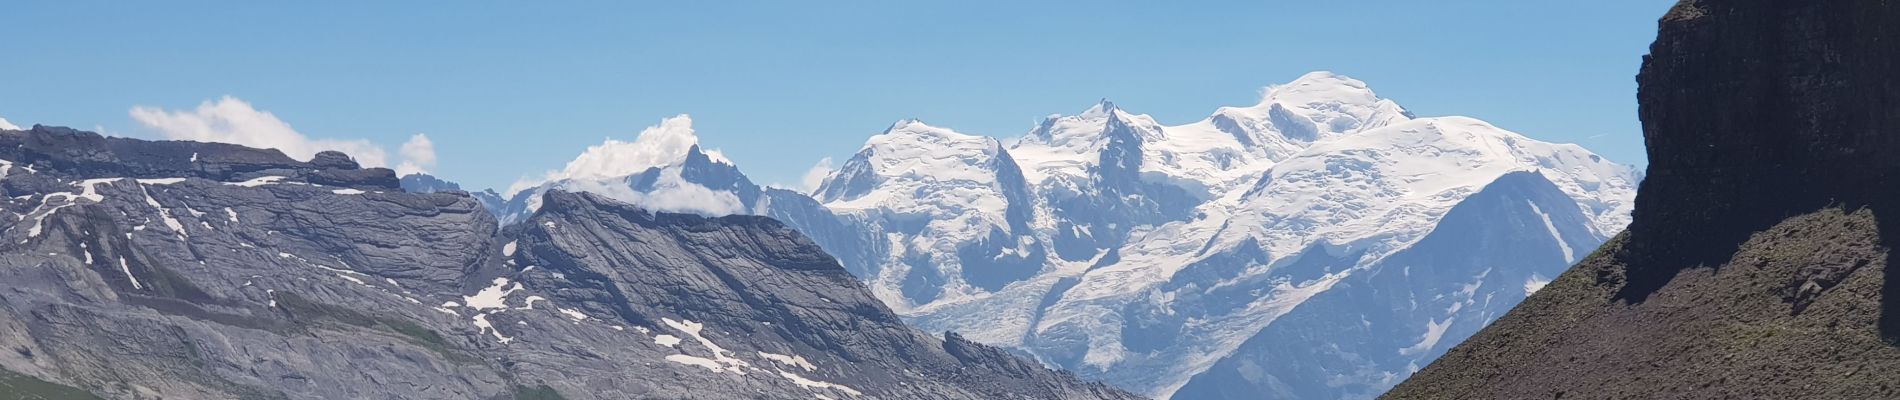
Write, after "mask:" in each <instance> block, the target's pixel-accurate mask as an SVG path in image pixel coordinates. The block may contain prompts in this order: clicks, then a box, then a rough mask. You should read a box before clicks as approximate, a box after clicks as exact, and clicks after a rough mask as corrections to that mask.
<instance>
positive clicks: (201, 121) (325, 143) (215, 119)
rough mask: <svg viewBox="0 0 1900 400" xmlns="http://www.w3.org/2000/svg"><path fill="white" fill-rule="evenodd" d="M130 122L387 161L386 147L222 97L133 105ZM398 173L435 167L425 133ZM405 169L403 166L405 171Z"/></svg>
mask: <svg viewBox="0 0 1900 400" xmlns="http://www.w3.org/2000/svg"><path fill="white" fill-rule="evenodd" d="M130 114H131V116H132V120H133V121H137V122H138V123H139V125H143V126H145V128H146V129H150V130H152V131H154V132H157V133H158V134H159V135H162V136H164V137H165V138H166V139H172V140H192V141H199V142H220V143H231V144H238V145H244V146H250V147H257V148H268V149H277V150H278V151H282V152H284V155H287V156H290V157H291V158H295V159H299V160H309V159H310V158H311V157H313V156H316V154H317V153H318V152H322V151H325V150H335V151H341V152H343V153H346V154H349V155H350V157H352V158H355V159H356V162H357V163H359V164H362V165H363V166H365V167H388V166H390V161H391V160H390V157H389V152H388V151H387V150H384V149H383V147H382V146H378V145H377V144H376V143H374V142H370V141H368V140H364V139H333V138H312V137H309V136H306V135H304V134H303V133H300V132H297V130H296V129H294V128H291V126H290V123H287V122H284V121H283V120H281V119H278V118H277V116H276V115H274V114H271V113H270V112H269V111H263V110H258V109H257V108H256V107H252V106H251V103H248V102H245V101H244V100H242V99H238V98H236V97H231V96H224V97H221V98H218V99H217V100H206V101H204V102H203V103H199V104H198V108H195V109H191V110H177V111H168V110H164V109H160V108H157V107H148V106H135V107H132V110H131V112H130ZM401 157H402V158H403V161H402V164H401V165H398V166H397V170H398V172H399V173H403V172H408V173H416V172H424V171H426V170H427V169H428V168H431V167H433V166H435V160H436V158H435V145H434V143H433V142H431V141H430V140H429V138H428V137H427V136H423V135H420V134H418V135H416V136H414V137H411V138H410V139H409V142H408V143H404V144H403V147H402V150H401ZM405 169H406V171H405Z"/></svg>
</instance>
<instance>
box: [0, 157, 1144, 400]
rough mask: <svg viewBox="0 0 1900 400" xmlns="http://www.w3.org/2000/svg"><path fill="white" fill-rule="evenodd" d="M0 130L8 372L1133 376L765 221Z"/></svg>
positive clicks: (777, 386) (843, 390) (284, 388)
mask: <svg viewBox="0 0 1900 400" xmlns="http://www.w3.org/2000/svg"><path fill="white" fill-rule="evenodd" d="M74 143H91V144H99V145H98V146H84V147H78V146H72V145H71V144H74ZM0 144H11V145H10V146H5V149H4V150H0V160H5V162H4V163H0V165H4V166H0V169H3V170H5V171H6V175H5V176H4V177H0V192H4V194H5V195H7V200H6V201H5V202H4V204H0V206H3V207H0V210H4V212H7V213H11V214H15V215H17V216H18V218H0V238H4V239H5V241H4V242H0V276H4V277H5V278H6V280H7V281H8V282H10V283H12V285H10V289H9V290H7V291H5V292H4V293H0V333H3V334H0V346H4V347H6V348H9V349H12V350H13V351H6V352H0V371H3V372H0V378H4V379H6V380H7V382H9V384H11V383H12V382H26V383H27V384H33V385H37V384H36V383H34V382H43V383H47V384H54V385H62V386H64V387H66V388H71V389H76V390H83V391H85V392H90V393H92V394H95V395H99V396H101V397H105V398H151V397H181V398H234V397H243V398H298V399H302V398H361V397H371V398H380V397H403V398H445V399H446V398H453V399H469V398H518V397H522V396H543V397H553V398H573V399H592V398H654V397H658V398H785V399H793V398H797V399H809V398H814V397H818V398H837V399H843V398H960V399H978V398H1065V399H1097V398H1100V399H1131V398H1134V397H1133V396H1132V395H1128V394H1126V393H1124V392H1121V391H1118V390H1115V389H1112V388H1109V387H1107V386H1104V385H1101V384H1092V383H1085V382H1082V381H1080V380H1078V379H1076V378H1074V377H1073V376H1072V375H1069V374H1064V373H1060V372H1056V371H1051V370H1047V369H1044V368H1042V367H1041V366H1039V365H1036V364H1034V363H1032V362H1029V361H1025V360H1021V359H1018V358H1016V357H1014V356H1012V355H1009V354H1008V353H1005V352H1003V351H1002V350H998V349H993V348H989V347H986V346H982V345H978V344H974V343H971V342H968V341H965V340H962V339H961V338H960V337H957V336H955V335H946V336H944V337H941V338H940V337H937V336H932V335H929V334H926V333H924V332H922V331H918V330H915V329H912V328H909V327H908V326H906V325H904V324H903V323H902V321H901V320H900V319H899V318H898V316H896V315H895V314H893V313H891V312H890V311H889V309H888V308H886V307H884V306H883V305H882V303H880V302H878V301H876V300H874V299H873V298H872V297H871V295H870V294H869V293H868V292H867V291H866V290H865V289H864V287H863V286H862V284H861V283H859V282H858V281H857V279H855V278H854V277H853V276H852V275H851V274H850V273H849V272H848V271H846V270H845V269H844V268H843V266H842V265H840V264H839V263H838V262H837V261H836V259H834V258H832V257H831V256H830V255H828V254H826V253H825V252H824V251H822V249H820V248H819V247H818V246H817V245H816V244H815V243H813V242H812V241H811V240H810V239H807V238H805V237H804V236H803V235H801V234H799V233H798V232H796V231H794V230H792V229H790V228H788V227H786V226H785V225H783V224H780V223H778V222H777V221H775V220H773V219H769V218H763V217H755V216H731V217H725V218H706V217H702V216H698V215H691V214H674V213H655V212H651V211H648V210H646V209H643V208H639V207H636V206H633V205H629V204H626V203H622V202H618V201H614V200H611V199H610V198H608V197H606V196H600V195H594V194H584V193H581V194H577V193H570V192H566V191H560V190H550V191H547V192H545V196H544V200H545V201H544V202H543V203H542V204H541V205H540V206H539V207H538V208H539V211H538V212H536V213H534V214H532V215H530V216H528V217H527V219H525V220H523V222H524V223H522V224H516V225H512V226H509V227H507V228H502V227H501V226H500V224H499V223H498V222H497V220H496V219H495V218H494V217H493V216H492V215H491V214H490V213H489V212H488V211H485V209H484V208H483V205H482V204H481V203H480V201H479V200H477V199H476V198H475V197H473V195H471V194H468V193H467V192H461V191H444V192H436V193H411V192H406V191H403V190H402V189H400V188H398V185H399V184H401V183H403V182H404V181H399V180H397V179H396V177H395V174H394V173H393V171H390V170H387V169H362V168H359V167H358V166H357V165H355V163H353V162H349V158H348V157H347V156H343V155H341V154H340V153H336V154H329V155H319V156H318V157H317V159H316V160H313V161H312V162H299V161H295V160H291V159H289V158H287V157H284V156H283V155H282V154H281V153H279V152H276V151H270V150H257V149H249V148H243V147H238V146H230V145H218V144H201V143H191V142H146V141H141V140H135V139H121V138H105V137H102V136H99V135H97V134H93V133H89V132H79V131H74V130H70V129H65V128H53V127H44V126H36V127H34V128H32V129H29V130H23V131H0ZM422 181H425V180H422V179H412V180H407V182H411V183H414V182H422ZM630 371H635V372H637V373H629V372H630ZM15 375H19V376H28V377H32V379H34V380H21V379H16V378H15ZM419 388H427V390H420V389H419Z"/></svg>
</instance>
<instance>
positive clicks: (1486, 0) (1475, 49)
mask: <svg viewBox="0 0 1900 400" xmlns="http://www.w3.org/2000/svg"><path fill="white" fill-rule="evenodd" d="M686 3H688V4H649V3H636V2H598V3H580V2H570V3H561V4H560V5H557V6H543V5H541V3H531V2H457V3H452V5H450V4H451V3H436V2H353V3H345V2H335V3H324V4H314V3H311V4H306V3H288V2H228V3H214V2H185V3H183V4H158V3H157V2H106V1H72V2H27V3H25V4H20V3H15V4H9V5H6V6H0V14H5V15H6V16H7V18H6V19H7V23H4V24H0V37H4V38H7V39H5V40H0V54H4V55H6V61H4V62H0V90H4V91H5V92H6V95H4V96H0V117H3V118H6V119H8V120H10V121H12V122H13V123H14V124H19V125H31V124H34V123H44V124H49V125H67V126H73V127H78V128H85V129H94V128H99V129H103V130H105V131H106V133H108V134H112V135H118V136H132V137H148V138H156V137H159V134H158V133H157V132H154V131H152V130H150V129H147V128H145V127H144V126H143V125H141V124H140V123H138V122H135V120H134V118H132V117H131V116H130V115H129V110H131V109H132V108H133V107H134V106H147V107H154V108H158V109H165V110H189V109H192V108H194V107H197V106H198V105H199V104H200V103H201V102H204V101H207V100H216V99H219V98H221V97H223V96H232V97H235V98H238V99H242V100H244V101H245V102H248V103H249V104H250V105H252V106H254V107H255V108H256V109H258V110H263V111H268V112H271V113H272V114H273V115H275V116H276V117H277V118H279V119H281V120H282V121H284V122H287V123H289V124H290V126H292V127H294V129H295V130H296V131H297V132H300V133H302V134H304V135H307V136H312V137H323V138H337V139H351V138H361V139H367V140H369V141H370V142H373V143H374V144H376V145H380V146H381V147H384V148H387V149H388V150H389V152H390V153H391V154H394V153H396V152H397V148H398V147H399V146H401V145H402V144H403V143H404V141H405V140H407V139H409V138H410V137H411V136H412V135H414V134H417V133H426V134H427V135H428V136H429V137H430V138H432V139H433V142H434V147H435V151H436V154H437V155H438V159H439V163H438V164H437V165H436V166H435V167H434V168H432V169H431V170H432V171H433V172H434V173H435V174H437V175H440V176H443V177H445V178H448V179H451V180H455V181H460V182H463V183H464V184H465V185H466V186H471V187H475V188H483V187H498V188H499V187H506V186H507V185H508V184H510V183H511V182H514V181H515V180H517V179H519V178H522V177H526V176H536V175H539V174H540V173H541V172H543V171H547V170H550V169H558V168H560V167H561V166H562V165H563V164H564V163H566V162H567V161H568V160H571V159H573V158H574V156H575V155H577V154H579V153H580V152H581V151H582V150H583V149H584V148H586V147H587V146H589V145H595V144H599V143H600V142H601V140H602V139H603V138H605V137H615V138H618V139H622V140H631V139H632V138H633V137H634V136H635V135H636V134H637V133H638V132H640V130H641V129H642V128H644V127H647V126H650V125H654V124H657V123H658V122H659V121H660V120H661V119H662V118H664V117H668V116H672V115H675V114H682V113H684V114H691V115H692V116H693V120H694V126H695V128H696V129H697V131H698V134H699V136H700V140H701V142H702V143H703V144H704V145H705V146H706V147H710V148H717V149H720V150H722V151H723V152H724V153H725V154H726V155H727V156H728V157H730V158H731V159H733V160H734V161H735V162H737V163H738V164H739V165H740V167H741V168H742V169H743V170H745V171H746V173H747V174H748V175H751V176H752V177H753V178H754V180H757V181H760V182H762V183H774V182H776V183H784V184H796V183H797V182H798V181H799V176H800V175H802V174H803V173H804V172H805V171H806V170H807V169H808V168H810V167H811V166H812V165H813V163H815V162H816V161H817V160H818V159H820V158H823V157H833V158H836V159H840V160H842V159H843V158H845V157H848V156H849V155H850V154H851V153H854V152H855V151H856V150H857V149H858V147H859V146H860V145H862V144H863V141H864V139H865V138H866V137H868V136H870V135H872V134H876V133H878V132H879V131H881V130H882V129H884V128H885V127H887V126H889V125H890V124H891V123H892V122H893V121H896V120H898V119H902V118H920V119H922V120H924V121H926V122H927V123H930V124H932V125H938V126H946V127H950V128H953V129H956V130H958V131H961V132H965V133H971V134H983V135H991V136H999V137H1014V136H1019V135H1021V134H1023V133H1024V132H1026V131H1028V130H1029V128H1030V127H1031V125H1032V124H1033V123H1034V122H1035V121H1036V120H1037V119H1038V118H1040V117H1041V116H1044V115H1048V114H1052V113H1076V112H1080V111H1082V110H1083V109H1085V108H1087V107H1088V106H1090V105H1091V104H1093V103H1094V102H1095V101H1096V100H1098V99H1101V98H1109V99H1112V100H1114V101H1115V102H1116V104H1117V105H1120V106H1122V107H1123V108H1124V109H1127V110H1129V111H1133V112H1138V113H1147V114H1152V115H1154V116H1155V117H1156V118H1157V119H1159V120H1160V121H1161V122H1163V123H1167V124H1179V123H1187V122H1192V121H1195V120H1198V119H1201V118H1203V117H1205V116H1207V115H1208V114H1209V113H1211V112H1213V110H1214V109H1215V108H1216V107H1220V106H1224V105H1250V104H1253V103H1255V102H1256V100H1257V97H1258V96H1259V91H1260V88H1261V87H1264V86H1266V85H1270V84H1275V83H1281V82H1285V81H1288V80H1292V79H1293V78H1296V77H1298V76H1299V75H1301V74H1302V73H1305V72H1308V71H1312V70H1331V71H1335V72H1339V73H1343V74H1346V75H1350V76H1353V77H1355V78H1359V79H1361V80H1364V81H1366V82H1367V83H1368V84H1369V85H1371V87H1372V88H1373V89H1374V90H1375V91H1378V92H1379V93H1380V94H1381V95H1382V96H1384V97H1386V98H1390V99H1393V100H1395V101H1397V102H1399V104H1401V105H1404V106H1406V107H1407V108H1409V109H1411V110H1412V111H1414V112H1415V113H1417V114H1419V115H1424V116H1439V115H1467V116H1473V117H1477V118H1481V119H1484V120H1487V121H1490V122H1492V123H1494V124H1496V125H1498V126H1501V127H1504V128H1506V129H1511V130H1514V131H1517V132H1520V133H1523V134H1526V135H1528V136H1531V137H1534V138H1539V139H1543V140H1547V141H1555V142H1572V143H1578V144H1581V145H1584V146H1585V147H1588V148H1590V149H1592V150H1595V151H1597V152H1598V153H1600V154H1603V155H1604V156H1606V157H1609V158H1610V159H1612V160H1616V161H1619V162H1623V163H1629V164H1638V165H1640V164H1642V163H1643V162H1644V160H1643V149H1642V134H1641V131H1640V123H1639V122H1638V121H1637V119H1636V103H1635V89H1636V85H1635V80H1634V75H1635V74H1636V71H1637V69H1638V67H1639V65H1640V63H1641V56H1642V55H1643V54H1645V53H1647V50H1648V46H1649V42H1650V41H1651V40H1652V39H1654V37H1655V23H1656V19H1657V17H1659V16H1661V15H1662V13H1663V11H1664V10H1666V9H1667V8H1668V6H1669V5H1670V4H1672V3H1673V1H1668V0H1615V1H1597V2H1525V1H1493V0H1483V1H1478V0H1472V1H1443V2H1414V1H1403V2H1402V1H1303V2H1288V1H1245V2H1241V1H1226V2H1185V1H1183V2H1122V1H1090V2H1055V1H1031V2H1019V1H956V2H950V1H929V2H922V1H920V2H870V1H825V2H744V1H733V2H686Z"/></svg>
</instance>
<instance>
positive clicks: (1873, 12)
mask: <svg viewBox="0 0 1900 400" xmlns="http://www.w3.org/2000/svg"><path fill="white" fill-rule="evenodd" d="M1660 27H1661V29H1660V33H1659V34H1658V36H1657V39H1656V42H1655V44H1654V45H1653V46H1652V48H1651V55H1650V56H1649V57H1646V58H1645V59H1644V64H1643V70H1642V73H1641V74H1640V75H1639V76H1638V81H1639V83H1640V84H1641V89H1640V91H1639V93H1638V99H1639V101H1640V103H1641V117H1642V120H1643V125H1644V136H1645V138H1646V139H1647V141H1648V146H1649V158H1650V162H1651V164H1650V166H1649V173H1648V175H1647V179H1646V180H1645V181H1644V182H1643V184H1642V187H1641V190H1640V192H1639V194H1638V196H1637V199H1636V209H1635V214H1634V222H1633V223H1632V224H1631V225H1630V229H1629V230H1628V231H1627V232H1626V233H1625V234H1624V235H1623V236H1620V237H1619V238H1617V239H1615V240H1612V241H1611V242H1610V243H1609V244H1607V245H1605V246H1604V247H1603V248H1601V249H1599V250H1598V251H1596V252H1595V253H1594V254H1592V255H1591V256H1590V257H1588V258H1586V259H1585V260H1584V261H1583V262H1582V263H1580V264H1579V265H1577V266H1576V267H1574V268H1572V269H1571V270H1570V271H1569V272H1566V273H1565V274H1563V275H1562V276H1560V277H1559V278H1558V279H1556V280H1555V281H1554V282H1552V283H1551V284H1550V285H1548V286H1546V287H1545V288H1544V289H1543V290H1541V291H1539V292H1537V293H1536V294H1535V295H1534V296H1532V297H1530V298H1529V299H1527V300H1526V301H1525V302H1524V303H1523V304H1521V305H1519V306H1518V307H1517V308H1516V309H1514V310H1512V311H1511V312H1510V313H1509V314H1508V315H1506V316H1505V317H1503V318H1501V319H1500V320H1499V321H1498V322H1497V323H1495V324H1493V325H1491V326H1490V327H1488V328H1486V329H1484V330H1483V331H1481V332H1480V333H1479V334H1478V335H1476V336H1473V337H1472V338H1471V339H1469V340H1467V341H1466V342H1464V343H1463V344H1461V345H1459V346H1458V347H1456V348H1454V349H1452V351H1451V352H1449V353H1447V354H1446V355H1445V356H1444V357H1443V358H1440V359H1439V360H1438V361H1437V362H1435V363H1433V364H1432V365H1431V366H1429V367H1427V368H1425V369H1424V370H1422V371H1420V372H1419V373H1418V374H1416V375H1414V376H1413V377H1412V378H1411V379H1410V380H1407V381H1406V382H1404V383H1402V384H1401V385H1399V386H1398V387H1397V388H1395V389H1394V390H1393V391H1391V392H1389V393H1387V395H1386V397H1387V398H1397V399H1412V398H1474V397H1476V398H1569V397H1582V398H1891V397H1894V396H1896V395H1900V384H1895V383H1893V382H1896V381H1900V373H1896V372H1895V371H1900V369H1897V368H1896V367H1900V347H1896V346H1895V345H1894V342H1895V340H1894V338H1895V336H1896V335H1900V329H1896V326H1900V319H1897V318H1896V315H1900V306H1897V305H1896V301H1900V291H1896V289H1900V285H1897V284H1896V283H1900V282H1896V278H1895V274H1893V273H1892V272H1890V270H1888V269H1887V267H1888V266H1889V265H1890V264H1892V261H1893V260H1892V254H1893V249H1894V244H1895V241H1896V239H1900V224H1897V223H1896V222H1900V186H1896V183H1900V182H1897V181H1896V179H1895V178H1896V177H1897V176H1900V175H1896V174H1895V172H1896V169H1900V157H1896V155H1900V106H1896V105H1900V82H1896V80H1894V79H1893V78H1892V77H1893V76H1894V75H1895V74H1896V73H1900V63H1897V61H1900V4H1896V3H1893V2H1885V1H1829V2H1788V1H1773V0H1700V1H1682V2H1680V3H1678V4H1677V5H1676V6H1675V8H1673V9H1672V10H1671V11H1670V12H1669V13H1668V14H1667V15H1665V16H1664V17H1663V18H1662V21H1661V24H1660Z"/></svg>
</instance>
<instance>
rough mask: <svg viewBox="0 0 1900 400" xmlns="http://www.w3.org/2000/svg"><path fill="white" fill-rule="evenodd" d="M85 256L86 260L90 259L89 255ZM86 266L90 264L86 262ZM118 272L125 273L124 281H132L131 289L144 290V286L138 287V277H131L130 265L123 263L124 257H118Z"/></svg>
mask: <svg viewBox="0 0 1900 400" xmlns="http://www.w3.org/2000/svg"><path fill="white" fill-rule="evenodd" d="M87 256H88V258H91V255H90V254H88V255H87ZM88 261H90V260H88ZM88 264H90V262H88ZM119 271H123V272H125V279H126V280H130V281H132V288H133V289H144V288H145V286H144V285H140V284H139V277H137V276H133V275H132V265H130V264H126V262H125V257H119Z"/></svg>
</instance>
